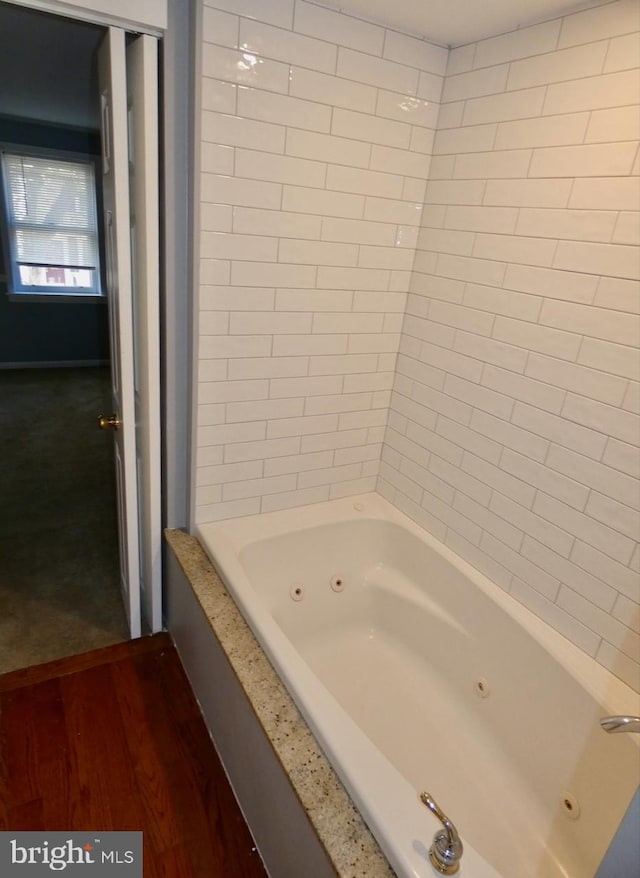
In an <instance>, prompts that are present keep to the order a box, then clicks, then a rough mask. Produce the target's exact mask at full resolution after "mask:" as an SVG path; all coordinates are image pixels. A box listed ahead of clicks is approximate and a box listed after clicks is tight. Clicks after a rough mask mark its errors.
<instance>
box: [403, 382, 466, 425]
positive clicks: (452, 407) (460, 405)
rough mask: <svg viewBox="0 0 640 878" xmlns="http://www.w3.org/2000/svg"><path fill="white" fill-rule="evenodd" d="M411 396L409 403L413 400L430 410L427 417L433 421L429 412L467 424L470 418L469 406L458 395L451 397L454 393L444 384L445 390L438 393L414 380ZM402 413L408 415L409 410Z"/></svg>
mask: <svg viewBox="0 0 640 878" xmlns="http://www.w3.org/2000/svg"><path fill="white" fill-rule="evenodd" d="M451 377H452V376H448V378H449V379H451ZM473 386H476V385H473ZM411 396H412V402H411V404H413V401H415V402H416V403H418V405H420V406H425V407H426V408H427V409H429V410H430V411H429V413H428V418H429V419H432V420H434V421H435V419H434V418H433V416H432V414H431V412H437V413H438V414H442V415H445V416H446V417H447V418H451V420H453V421H458V422H459V423H461V424H468V423H469V420H470V419H471V406H470V405H469V404H468V403H467V402H466V401H464V400H463V399H461V398H460V397H455V398H452V397H454V394H452V393H451V392H450V390H449V389H447V387H446V386H445V392H444V393H440V391H438V390H435V389H434V388H433V387H429V386H425V385H424V384H418V383H417V382H416V383H415V385H414V387H413V390H412V392H411ZM398 398H399V397H398ZM403 413H404V414H407V415H408V414H409V411H408V410H405V411H404V412H403ZM413 420H414V421H418V422H421V419H420V417H417V416H416V417H414V418H413Z"/></svg>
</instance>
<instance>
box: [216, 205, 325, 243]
mask: <svg viewBox="0 0 640 878" xmlns="http://www.w3.org/2000/svg"><path fill="white" fill-rule="evenodd" d="M320 225H321V220H320V218H319V217H317V216H310V215H308V216H305V215H304V214H300V213H289V212H287V211H279V210H261V209H259V208H250V207H234V208H233V231H234V232H236V233H239V234H242V235H274V236H275V237H282V238H293V237H296V238H307V239H311V240H316V239H317V238H319V237H320Z"/></svg>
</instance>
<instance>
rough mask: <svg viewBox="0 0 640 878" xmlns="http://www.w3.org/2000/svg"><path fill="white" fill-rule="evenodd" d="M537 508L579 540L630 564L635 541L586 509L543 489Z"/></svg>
mask: <svg viewBox="0 0 640 878" xmlns="http://www.w3.org/2000/svg"><path fill="white" fill-rule="evenodd" d="M533 509H534V512H536V513H538V514H539V515H541V516H542V517H543V518H544V519H546V520H547V521H548V522H551V523H552V524H555V525H557V527H558V528H560V527H562V528H564V530H565V531H568V533H570V534H573V535H574V536H575V537H577V538H578V539H579V540H581V541H583V542H586V543H587V544H588V545H590V546H593V548H594V549H598V550H599V551H601V552H603V553H604V554H605V555H608V556H609V557H610V558H613V559H614V560H616V561H619V562H620V563H621V564H627V563H628V562H629V560H630V559H631V553H632V552H633V548H634V544H633V540H630V539H629V538H628V537H626V536H624V535H623V534H620V533H618V532H617V531H614V530H612V529H611V528H609V527H606V526H605V525H604V524H601V523H600V522H598V521H595V520H594V519H593V518H590V517H589V516H587V515H584V514H583V513H582V512H578V511H576V510H575V509H571V508H570V507H569V506H567V505H566V504H565V503H560V502H559V501H558V500H555V499H553V498H552V497H549V496H547V495H546V494H543V493H541V492H540V491H539V492H538V494H537V495H536V499H535V500H534V503H533ZM534 536H535V534H534ZM551 548H553V547H551Z"/></svg>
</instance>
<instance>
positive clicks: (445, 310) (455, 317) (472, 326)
mask: <svg viewBox="0 0 640 878" xmlns="http://www.w3.org/2000/svg"><path fill="white" fill-rule="evenodd" d="M429 319H430V320H431V321H433V322H435V323H444V324H445V325H447V326H452V327H454V328H456V329H463V330H465V332H475V333H477V334H478V335H487V336H489V335H491V330H492V329H493V322H494V318H493V315H491V314H488V313H486V312H485V311H478V310H475V309H474V308H469V307H468V306H466V305H457V304H454V303H452V302H439V301H433V302H432V303H431V306H430V308H429ZM438 331H439V332H440V331H441V329H440V328H438Z"/></svg>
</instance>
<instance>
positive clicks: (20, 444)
mask: <svg viewBox="0 0 640 878" xmlns="http://www.w3.org/2000/svg"><path fill="white" fill-rule="evenodd" d="M104 32H105V29H104V28H102V27H99V26H97V25H92V24H87V23H84V22H76V21H74V20H71V19H66V18H61V17H58V16H53V15H50V14H46V13H41V12H37V11H33V10H28V9H25V8H22V7H17V6H13V5H9V4H4V3H0V141H3V142H7V141H8V142H12V143H17V144H18V145H22V146H31V147H40V148H60V149H63V150H64V149H68V150H73V151H74V152H78V151H80V152H83V151H84V152H86V153H87V154H96V153H98V154H99V151H100V136H99V133H98V128H99V121H100V105H99V92H98V82H97V50H98V46H99V43H100V41H101V39H102V36H103V34H104ZM79 145H80V149H78V146H79ZM8 275H9V271H8V266H7V247H6V241H5V244H4V246H2V247H1V249H0V673H2V672H5V671H9V670H13V669H16V668H19V667H26V666H28V665H31V664H37V663H40V662H42V661H48V660H52V659H56V658H61V657H64V656H67V655H73V654H76V653H79V652H84V651H86V650H89V649H92V648H95V647H98V646H104V645H107V644H110V643H114V642H118V641H121V640H124V639H127V638H128V637H129V632H128V625H127V619H126V615H125V612H124V608H123V604H122V596H121V593H120V587H119V558H118V519H117V503H116V487H115V477H114V462H113V444H112V438H111V435H110V434H109V433H105V432H101V431H100V430H99V429H98V423H97V419H98V415H100V414H110V405H111V401H110V396H111V377H110V366H109V362H110V351H109V340H108V335H109V332H108V313H107V307H106V303H105V301H104V300H95V301H85V300H83V301H79V300H77V301H73V302H68V301H63V300H58V301H42V300H41V299H37V298H34V299H32V300H31V301H29V300H28V298H26V299H25V298H23V299H22V300H17V301H16V297H11V296H9V295H8V291H7V290H8Z"/></svg>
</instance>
